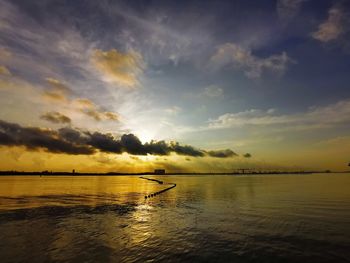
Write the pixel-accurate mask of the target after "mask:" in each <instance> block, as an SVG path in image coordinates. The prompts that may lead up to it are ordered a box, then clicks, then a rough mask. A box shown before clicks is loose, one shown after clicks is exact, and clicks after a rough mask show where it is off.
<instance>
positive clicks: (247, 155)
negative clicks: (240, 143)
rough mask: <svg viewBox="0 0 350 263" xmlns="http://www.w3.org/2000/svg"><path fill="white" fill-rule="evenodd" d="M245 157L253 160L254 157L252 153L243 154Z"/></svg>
mask: <svg viewBox="0 0 350 263" xmlns="http://www.w3.org/2000/svg"><path fill="white" fill-rule="evenodd" d="M243 157H244V158H251V157H252V155H251V154H250V153H245V154H243Z"/></svg>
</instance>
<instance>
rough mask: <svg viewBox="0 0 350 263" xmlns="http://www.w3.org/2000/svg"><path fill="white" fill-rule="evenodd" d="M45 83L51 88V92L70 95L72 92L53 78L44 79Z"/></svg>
mask: <svg viewBox="0 0 350 263" xmlns="http://www.w3.org/2000/svg"><path fill="white" fill-rule="evenodd" d="M46 81H47V83H48V84H49V85H50V86H51V87H52V89H53V90H55V91H57V92H60V93H63V94H71V93H72V90H71V89H70V88H69V87H68V86H67V85H65V84H64V83H62V82H61V81H59V80H57V79H53V78H46Z"/></svg>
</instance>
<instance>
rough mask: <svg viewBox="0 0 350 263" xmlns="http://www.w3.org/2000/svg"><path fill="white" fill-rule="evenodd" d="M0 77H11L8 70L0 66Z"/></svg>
mask: <svg viewBox="0 0 350 263" xmlns="http://www.w3.org/2000/svg"><path fill="white" fill-rule="evenodd" d="M0 75H7V76H11V72H10V70H9V69H8V68H7V67H5V66H0Z"/></svg>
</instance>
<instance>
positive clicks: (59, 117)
mask: <svg viewBox="0 0 350 263" xmlns="http://www.w3.org/2000/svg"><path fill="white" fill-rule="evenodd" d="M40 118H41V119H43V120H46V121H49V122H52V123H63V124H64V123H68V124H69V123H71V122H72V120H71V119H70V118H69V117H67V116H66V115H63V114H61V113H59V112H57V111H52V112H47V113H45V114H43V115H41V116H40Z"/></svg>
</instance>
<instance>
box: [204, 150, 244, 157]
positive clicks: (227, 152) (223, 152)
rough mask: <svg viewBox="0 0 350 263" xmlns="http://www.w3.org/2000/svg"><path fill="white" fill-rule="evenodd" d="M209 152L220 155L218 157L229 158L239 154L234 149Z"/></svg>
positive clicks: (216, 155) (212, 155) (213, 155)
mask: <svg viewBox="0 0 350 263" xmlns="http://www.w3.org/2000/svg"><path fill="white" fill-rule="evenodd" d="M207 154H208V155H209V156H211V157H218V158H227V157H234V156H238V154H236V153H235V152H234V151H232V150H230V149H226V150H217V151H208V152H207Z"/></svg>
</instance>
